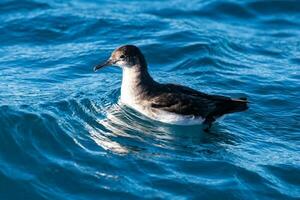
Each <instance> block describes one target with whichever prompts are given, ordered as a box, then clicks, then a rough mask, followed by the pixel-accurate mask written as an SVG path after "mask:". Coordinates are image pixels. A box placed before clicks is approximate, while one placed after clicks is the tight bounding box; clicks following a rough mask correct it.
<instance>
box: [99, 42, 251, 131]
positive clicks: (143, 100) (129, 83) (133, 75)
mask: <svg viewBox="0 0 300 200" xmlns="http://www.w3.org/2000/svg"><path fill="white" fill-rule="evenodd" d="M111 65H115V66H120V67H121V68H122V71H123V78H122V86H121V98H120V101H121V103H122V104H125V105H126V106H129V107H131V108H133V109H135V110H137V111H139V112H140V113H142V114H144V115H146V116H147V117H149V118H151V119H153V120H157V121H161V122H164V123H169V124H178V125H192V124H201V123H203V124H205V125H206V126H205V127H206V128H205V130H206V131H207V130H209V128H210V127H211V126H212V123H213V122H214V121H216V119H217V118H219V117H221V116H223V115H224V114H228V113H234V112H241V111H244V110H246V109H247V108H248V106H247V103H248V102H247V99H246V98H239V99H232V98H229V97H225V96H220V95H209V94H205V93H202V92H199V91H197V90H194V89H191V88H189V87H186V86H182V85H177V84H162V83H158V82H156V81H155V80H153V79H152V77H151V76H150V74H149V72H148V68H147V62H146V59H145V57H144V55H143V54H142V52H141V51H140V50H139V48H138V47H136V46H134V45H124V46H121V47H119V48H117V49H115V50H114V51H113V52H112V54H111V56H110V58H109V59H108V60H107V61H106V62H105V63H103V64H100V65H97V66H95V67H94V71H97V70H98V69H100V68H103V67H105V66H111Z"/></svg>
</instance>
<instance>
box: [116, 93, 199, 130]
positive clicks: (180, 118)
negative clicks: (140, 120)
mask: <svg viewBox="0 0 300 200" xmlns="http://www.w3.org/2000/svg"><path fill="white" fill-rule="evenodd" d="M121 104H124V105H126V106H128V107H130V108H132V109H134V110H136V111H138V112H139V113H141V114H143V115H145V116H146V117H148V118H150V119H152V120H155V121H159V122H163V123H167V124H176V125H185V126H189V125H199V124H202V122H203V121H204V119H203V118H201V117H195V116H192V115H178V114H176V113H171V112H167V111H164V110H160V109H156V108H151V107H150V106H141V105H137V104H128V103H126V102H123V101H122V99H121Z"/></svg>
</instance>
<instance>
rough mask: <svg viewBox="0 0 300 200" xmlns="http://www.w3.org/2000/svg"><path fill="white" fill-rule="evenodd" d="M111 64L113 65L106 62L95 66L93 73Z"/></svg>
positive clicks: (108, 61) (110, 62) (109, 61)
mask: <svg viewBox="0 0 300 200" xmlns="http://www.w3.org/2000/svg"><path fill="white" fill-rule="evenodd" d="M112 64H113V63H112V61H111V60H107V61H106V62H105V63H102V64H99V65H96V66H95V67H94V72H96V71H97V70H98V69H101V68H103V67H106V66H110V65H112Z"/></svg>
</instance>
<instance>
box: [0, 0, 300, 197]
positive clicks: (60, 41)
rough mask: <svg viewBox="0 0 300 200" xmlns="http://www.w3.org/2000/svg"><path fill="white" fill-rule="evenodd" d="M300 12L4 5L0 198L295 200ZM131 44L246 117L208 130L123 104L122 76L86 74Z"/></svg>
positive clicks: (213, 6) (265, 6)
mask: <svg viewBox="0 0 300 200" xmlns="http://www.w3.org/2000/svg"><path fill="white" fill-rule="evenodd" d="M299 5H300V4H299V3H296V1H281V0H279V1H272V2H270V1H255V0H251V1H205V2H202V1H200V2H199V1H191V2H189V3H187V2H186V1H183V0H175V1H172V2H171V1H144V2H143V5H142V6H141V4H140V2H138V1H130V2H126V3H124V2H122V1H115V2H110V1H97V2H92V1H83V0H77V1H72V2H69V1H65V2H61V1H54V0H50V1H47V2H44V1H40V0H36V1H31V0H26V1H3V2H1V3H0V19H1V21H2V23H1V25H0V32H1V34H0V46H1V48H0V77H1V80H0V139H1V145H0V199H99V197H100V198H104V199H106V198H110V199H111V198H112V199H120V198H121V199H149V198H157V199H190V198H191V199H297V198H298V197H299V196H300V191H299V189H298V188H299V187H298V186H299V184H300V183H299V180H300V177H299V168H300V160H299V151H300V149H299V146H300V144H299V139H300V138H299V134H298V133H299V128H300V125H299V120H300V106H299V102H300V99H299V96H300V93H299V64H300V60H299V58H300V56H299V42H297V41H298V38H299V30H298V29H299V28H298V27H299V26H298V25H299V22H298V21H297V20H298V18H299V16H298V15H299V13H300V12H299V9H300V7H299ZM132 12H134V13H135V15H132ZM128 43H132V44H136V45H138V46H139V47H141V49H142V51H143V52H144V53H145V56H146V58H147V60H148V63H149V69H150V72H151V74H152V75H153V76H154V77H155V79H156V80H159V81H161V82H173V83H178V84H184V85H188V86H190V87H192V88H195V89H198V90H201V91H204V92H209V93H214V94H224V95H229V96H232V97H240V96H245V97H248V99H249V101H250V108H249V110H248V111H247V112H244V113H238V114H232V115H228V116H227V117H226V118H225V119H223V120H221V121H220V122H218V123H216V124H215V125H214V127H213V129H212V131H211V133H210V134H207V133H204V132H203V131H202V127H201V126H190V127H182V126H173V125H167V124H163V123H159V122H156V121H152V120H149V119H147V118H146V117H144V116H142V115H141V114H139V113H137V112H135V111H134V110H132V109H130V108H127V107H124V106H121V104H119V103H118V98H119V96H120V82H121V70H120V69H117V68H113V67H112V68H106V69H103V70H102V71H99V72H98V73H94V72H93V71H92V66H94V65H95V64H96V63H97V64H98V63H99V62H101V61H102V60H105V59H107V58H108V57H109V53H110V52H111V51H112V50H113V49H114V48H115V47H116V46H119V45H121V44H128Z"/></svg>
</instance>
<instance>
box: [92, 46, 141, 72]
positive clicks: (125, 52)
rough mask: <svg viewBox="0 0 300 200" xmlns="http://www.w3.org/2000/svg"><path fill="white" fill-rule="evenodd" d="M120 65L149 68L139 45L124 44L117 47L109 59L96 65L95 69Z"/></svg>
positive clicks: (123, 66)
mask: <svg viewBox="0 0 300 200" xmlns="http://www.w3.org/2000/svg"><path fill="white" fill-rule="evenodd" d="M112 65H115V66H119V67H121V68H123V69H124V68H134V67H135V68H145V69H146V68H147V64H146V60H145V58H144V55H143V54H142V52H141V51H140V50H139V48H138V47H136V46H134V45H124V46H121V47H119V48H117V49H115V50H114V51H113V52H112V54H111V56H110V57H109V59H108V60H107V61H106V62H104V63H102V64H99V65H96V66H95V67H94V71H97V70H98V69H101V68H103V67H105V66H112Z"/></svg>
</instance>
